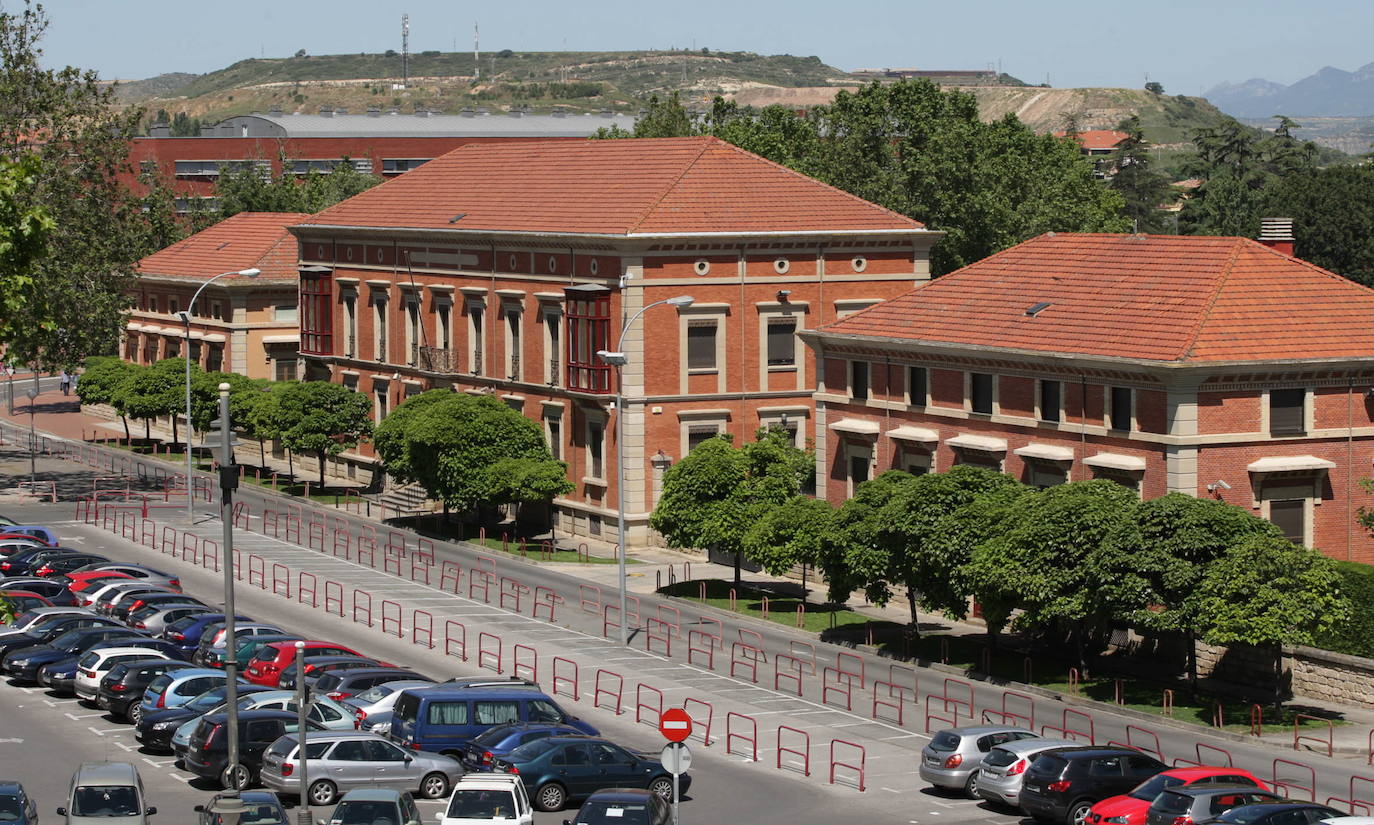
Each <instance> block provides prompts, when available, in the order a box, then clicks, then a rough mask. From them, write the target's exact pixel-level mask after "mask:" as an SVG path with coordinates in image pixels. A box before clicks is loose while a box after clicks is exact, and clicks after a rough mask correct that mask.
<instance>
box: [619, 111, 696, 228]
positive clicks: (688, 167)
mask: <svg viewBox="0 0 1374 825" xmlns="http://www.w3.org/2000/svg"><path fill="white" fill-rule="evenodd" d="M706 138H707V139H706V140H703V141H701V148H700V149H698V150H697V153H696V155H695V156H694V157H692V159H691V160H689V161H687V162H686V163H684V164H683V165H682V168H681V169H679V170H678V173H677V175H675V176H674V177H673V179H672V180H671V181H669V182H668V185H667V186H664V187H663V190H662V191H661V192H659V193H658V197H656V198H654V201H653V203H650V204H649V205H648V206H646V207H644V211H643V212H641V213H640V215H639V217H638V218H637V219H635V221H634V222H633V223H631V224H630V225H629V226H628V227H627V228H626V230H625V234H626V235H633V234H634V232H635V230H636V229H638V228H639V227H640V226H641V225H643V223H644V222H645V221H647V220H648V219H649V216H650V215H652V214H653V213H654V210H656V209H658V205H659V204H661V203H663V201H664V200H666V199H667V198H668V195H669V194H671V193H672V191H673V189H674V188H675V187H676V186H677V185H678V183H680V182H681V181H682V179H683V178H684V177H686V176H687V173H688V172H690V171H692V167H694V166H696V165H697V163H698V162H699V161H700V160H701V156H702V155H704V154H706V150H707V149H709V148H711V140H712V138H711V136H709V135H707V136H706ZM634 139H635V138H629V140H634Z"/></svg>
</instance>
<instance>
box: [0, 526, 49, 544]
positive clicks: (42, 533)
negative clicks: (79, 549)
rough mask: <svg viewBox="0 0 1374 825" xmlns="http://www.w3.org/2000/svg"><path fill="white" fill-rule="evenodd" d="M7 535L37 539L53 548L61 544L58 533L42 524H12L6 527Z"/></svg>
mask: <svg viewBox="0 0 1374 825" xmlns="http://www.w3.org/2000/svg"><path fill="white" fill-rule="evenodd" d="M5 535H7V536H31V537H33V538H36V539H38V540H39V541H41V542H43V543H44V544H48V545H51V546H53V547H56V546H57V545H58V544H60V543H61V542H59V541H58V540H57V533H55V532H54V531H53V530H52V528H50V527H46V526H44V525H42V524H10V525H6V527H5Z"/></svg>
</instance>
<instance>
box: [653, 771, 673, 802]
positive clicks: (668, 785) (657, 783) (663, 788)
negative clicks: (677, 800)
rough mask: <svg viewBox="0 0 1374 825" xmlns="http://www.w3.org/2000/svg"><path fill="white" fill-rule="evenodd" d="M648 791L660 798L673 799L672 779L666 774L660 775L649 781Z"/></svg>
mask: <svg viewBox="0 0 1374 825" xmlns="http://www.w3.org/2000/svg"><path fill="white" fill-rule="evenodd" d="M649 793H652V794H657V795H658V796H659V797H660V798H662V799H664V800H667V801H668V802H672V801H673V780H671V779H669V778H668V777H666V776H660V777H658V778H657V779H655V780H654V781H652V782H650V783H649Z"/></svg>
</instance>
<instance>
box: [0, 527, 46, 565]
mask: <svg viewBox="0 0 1374 825" xmlns="http://www.w3.org/2000/svg"><path fill="white" fill-rule="evenodd" d="M0 529H3V528H0ZM46 546H48V543H47V542H46V541H43V540H42V539H40V538H38V537H37V536H27V535H24V534H23V533H9V532H6V533H0V558H6V557H9V556H12V555H14V554H15V553H18V552H19V551H20V550H27V549H29V548H30V547H46Z"/></svg>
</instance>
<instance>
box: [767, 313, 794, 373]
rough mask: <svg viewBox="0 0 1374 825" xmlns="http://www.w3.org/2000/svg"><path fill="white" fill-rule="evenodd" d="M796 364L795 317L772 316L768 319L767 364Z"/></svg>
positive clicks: (784, 365)
mask: <svg viewBox="0 0 1374 825" xmlns="http://www.w3.org/2000/svg"><path fill="white" fill-rule="evenodd" d="M796 365H797V319H796V318H773V319H770V320H769V321H768V366H770V367H795V366H796Z"/></svg>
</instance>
